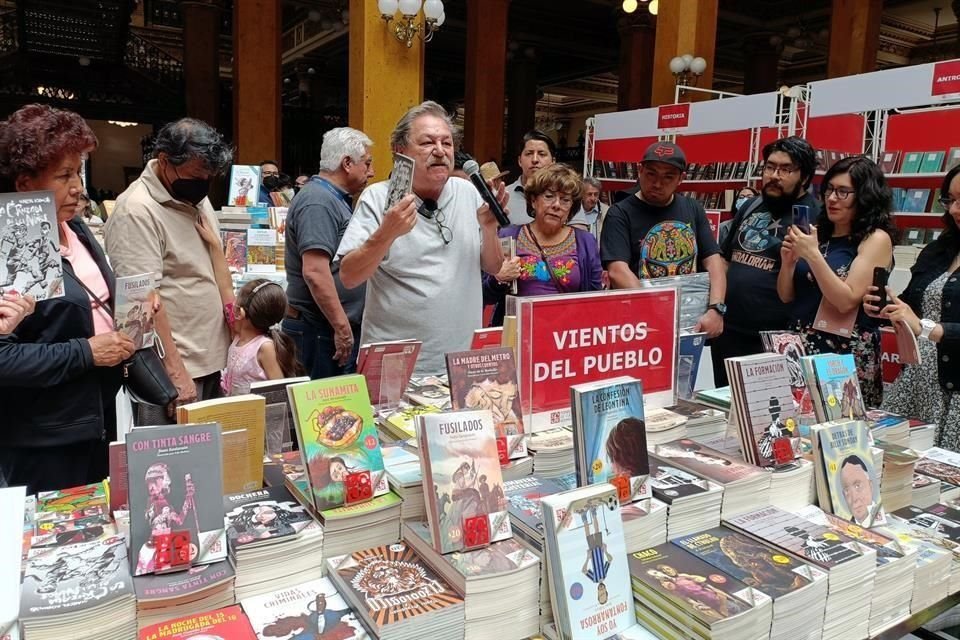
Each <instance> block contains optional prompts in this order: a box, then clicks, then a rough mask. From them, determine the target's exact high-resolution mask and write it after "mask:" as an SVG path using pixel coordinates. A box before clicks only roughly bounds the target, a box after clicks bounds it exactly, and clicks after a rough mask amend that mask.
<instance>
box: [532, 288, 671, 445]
mask: <svg viewBox="0 0 960 640" xmlns="http://www.w3.org/2000/svg"><path fill="white" fill-rule="evenodd" d="M677 314H678V299H677V291H676V289H669V288H653V289H640V290H631V291H611V292H603V293H600V292H595V293H583V294H570V295H564V296H544V297H531V298H519V299H518V311H517V327H518V330H519V333H520V335H519V349H518V354H517V355H518V360H519V362H518V366H517V370H518V372H519V376H520V393H521V399H522V401H523V410H524V413H525V414H526V416H527V420H528V422H527V424H529V425H531V428H532V430H533V431H539V430H542V429H549V428H552V427H558V426H564V425H568V424H571V419H570V386H571V385H575V384H582V383H585V382H595V381H598V380H606V379H609V378H615V377H617V376H632V377H635V378H639V379H641V380H643V395H644V404H646V405H647V406H650V407H663V406H668V405H672V404H673V403H674V401H675V391H676V388H675V387H676V377H677V376H676V348H677Z"/></svg>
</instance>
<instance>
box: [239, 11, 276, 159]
mask: <svg viewBox="0 0 960 640" xmlns="http://www.w3.org/2000/svg"><path fill="white" fill-rule="evenodd" d="M281 29H282V22H281V17H280V0H242V2H234V3H233V142H234V144H235V145H236V147H237V153H236V156H235V160H234V162H236V163H237V164H257V163H259V162H260V161H262V160H266V159H271V160H277V161H280V155H281V145H280V140H281V138H280V122H281V110H280V84H281V82H280V30H281Z"/></svg>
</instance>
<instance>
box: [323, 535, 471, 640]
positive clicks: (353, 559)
mask: <svg viewBox="0 0 960 640" xmlns="http://www.w3.org/2000/svg"><path fill="white" fill-rule="evenodd" d="M327 568H328V573H329V575H330V579H331V580H332V581H333V583H334V585H336V586H337V590H338V591H339V592H340V593H341V594H342V595H343V596H344V598H345V599H346V601H347V603H348V604H350V605H351V606H352V607H354V608H355V609H356V611H357V614H358V615H359V616H360V618H361V619H362V620H363V621H364V622H366V623H367V626H368V627H369V628H370V629H371V631H373V634H374V635H375V636H376V637H383V635H384V632H385V631H389V629H390V628H391V627H394V626H397V625H402V624H403V623H406V622H408V621H413V620H416V618H419V617H434V616H440V615H443V614H448V615H449V617H448V618H447V619H448V620H450V622H451V623H453V622H454V620H453V618H454V616H456V618H457V620H458V621H459V623H460V627H461V631H460V633H461V634H462V633H463V631H462V625H463V613H462V612H463V606H464V605H463V598H462V597H461V596H460V595H459V594H458V593H457V592H456V591H455V590H454V588H453V587H452V586H450V584H449V583H447V582H446V581H445V580H444V579H443V578H441V577H440V576H439V575H437V574H436V573H435V572H434V571H433V570H432V569H431V568H430V566H429V565H428V564H427V563H426V562H425V561H424V560H423V558H421V557H420V556H419V555H418V554H417V553H416V552H415V551H414V550H413V549H412V548H411V547H409V546H407V545H405V544H400V543H398V544H392V545H389V546H383V547H374V548H373V549H367V550H365V551H357V552H355V553H352V554H350V555H345V556H337V557H334V558H330V559H329V560H327ZM458 612H459V614H458ZM414 624H417V623H414ZM419 624H426V622H425V621H421V622H419ZM411 637H412V636H411Z"/></svg>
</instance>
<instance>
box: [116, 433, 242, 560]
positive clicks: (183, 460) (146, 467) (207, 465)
mask: <svg viewBox="0 0 960 640" xmlns="http://www.w3.org/2000/svg"><path fill="white" fill-rule="evenodd" d="M126 441H127V469H128V478H129V483H130V491H129V502H130V550H131V551H130V555H131V562H132V565H133V574H134V575H141V574H144V573H153V572H155V571H160V570H165V569H169V568H171V567H170V564H169V563H167V562H166V561H165V560H164V559H163V558H162V557H158V554H157V544H158V542H157V540H158V538H157V536H163V535H166V534H176V532H181V531H185V532H188V533H189V536H190V547H189V550H190V564H205V563H208V562H213V561H216V560H222V559H224V558H226V557H227V540H226V529H225V528H224V520H223V514H224V509H223V480H222V477H221V465H222V462H221V451H220V427H219V426H218V425H216V424H198V425H183V426H175V427H147V428H142V429H134V430H133V431H131V432H130V433H129V434H127V436H126Z"/></svg>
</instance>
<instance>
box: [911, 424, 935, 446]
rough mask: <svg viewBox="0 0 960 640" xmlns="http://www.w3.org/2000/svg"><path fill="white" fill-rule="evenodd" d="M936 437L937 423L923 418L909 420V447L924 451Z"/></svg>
mask: <svg viewBox="0 0 960 640" xmlns="http://www.w3.org/2000/svg"><path fill="white" fill-rule="evenodd" d="M936 438H937V425H935V424H930V423H928V422H924V421H923V420H914V419H911V420H910V448H911V449H913V450H914V451H926V450H927V449H930V448H931V447H933V445H934V443H935V442H936Z"/></svg>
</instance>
